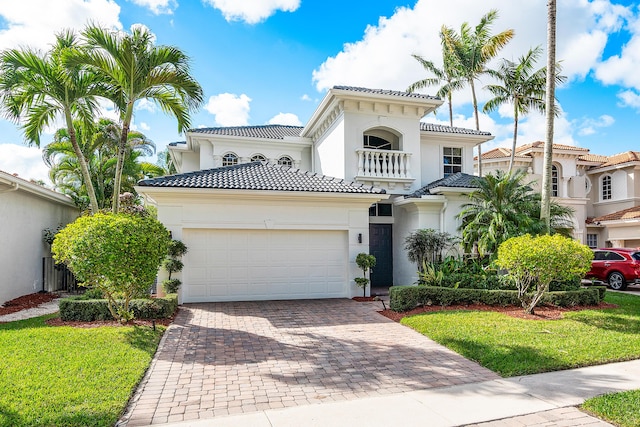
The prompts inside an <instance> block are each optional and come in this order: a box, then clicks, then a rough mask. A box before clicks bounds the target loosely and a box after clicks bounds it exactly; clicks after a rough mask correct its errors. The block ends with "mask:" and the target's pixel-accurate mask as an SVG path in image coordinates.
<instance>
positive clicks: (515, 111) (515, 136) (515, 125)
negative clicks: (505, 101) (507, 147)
mask: <svg viewBox="0 0 640 427" xmlns="http://www.w3.org/2000/svg"><path fill="white" fill-rule="evenodd" d="M517 141H518V104H517V103H516V102H514V103H513V143H512V144H511V158H510V159H509V173H511V171H513V164H514V163H515V162H516V143H517Z"/></svg>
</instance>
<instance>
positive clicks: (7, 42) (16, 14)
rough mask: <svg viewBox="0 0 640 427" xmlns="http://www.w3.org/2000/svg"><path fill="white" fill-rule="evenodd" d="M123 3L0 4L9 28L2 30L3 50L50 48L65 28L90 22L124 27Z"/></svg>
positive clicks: (26, 0) (45, 0)
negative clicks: (121, 8) (120, 4)
mask: <svg viewBox="0 0 640 427" xmlns="http://www.w3.org/2000/svg"><path fill="white" fill-rule="evenodd" d="M119 14H120V6H118V4H117V3H116V2H115V1H114V0H56V1H51V0H20V1H3V2H1V3H0V16H1V17H2V19H4V20H5V21H6V28H3V29H2V30H0V49H6V48H14V47H17V46H31V47H34V48H38V49H41V50H47V49H48V47H49V45H50V44H51V43H52V42H53V41H54V39H55V34H56V33H57V32H59V31H60V30H62V29H65V28H73V29H76V30H81V29H82V28H83V27H84V26H85V24H86V23H87V22H89V21H93V22H96V23H99V24H101V25H103V26H106V27H113V28H122V24H121V23H120V21H119V18H118V15H119Z"/></svg>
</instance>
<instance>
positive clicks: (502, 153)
mask: <svg viewBox="0 0 640 427" xmlns="http://www.w3.org/2000/svg"><path fill="white" fill-rule="evenodd" d="M510 156H511V149H510V148H504V147H498V148H494V149H493V150H489V151H486V152H484V153H482V158H483V159H502V158H505V157H510ZM528 157H529V156H527V155H521V154H518V152H517V150H516V158H521V159H526V158H528ZM474 159H476V160H477V159H478V156H475V157H474Z"/></svg>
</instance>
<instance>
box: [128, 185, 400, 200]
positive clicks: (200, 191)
mask: <svg viewBox="0 0 640 427" xmlns="http://www.w3.org/2000/svg"><path fill="white" fill-rule="evenodd" d="M134 188H135V190H136V192H137V193H138V194H144V195H145V196H147V197H150V198H152V199H153V200H154V201H156V202H157V201H158V198H166V197H167V196H169V197H178V198H182V197H193V196H197V197H200V198H202V197H207V198H212V199H213V198H220V199H226V200H230V199H241V200H244V201H248V200H256V201H259V200H260V201H262V200H270V201H274V200H278V201H285V200H291V201H293V200H297V201H300V200H319V201H323V200H324V201H326V200H340V201H343V202H349V201H354V202H355V201H357V202H363V201H366V202H367V203H375V202H377V201H380V200H386V199H388V198H389V197H391V194H366V193H321V192H312V191H273V190H225V189H214V188H184V187H146V186H145V187H141V186H135V187H134Z"/></svg>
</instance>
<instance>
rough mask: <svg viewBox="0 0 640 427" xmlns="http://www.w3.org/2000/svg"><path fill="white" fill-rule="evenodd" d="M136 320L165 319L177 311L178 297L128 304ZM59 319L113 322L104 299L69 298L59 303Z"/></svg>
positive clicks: (143, 299)
mask: <svg viewBox="0 0 640 427" xmlns="http://www.w3.org/2000/svg"><path fill="white" fill-rule="evenodd" d="M129 306H130V308H131V311H133V315H134V317H135V318H136V319H166V318H169V317H171V316H172V315H173V313H175V311H176V310H177V309H178V295H177V294H169V295H167V296H165V297H162V298H141V299H134V300H131V302H130V305H129ZM60 318H61V319H62V320H64V321H81V322H93V321H95V320H113V316H111V312H109V307H108V304H107V300H106V299H83V298H82V297H69V298H64V299H62V300H61V301H60Z"/></svg>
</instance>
